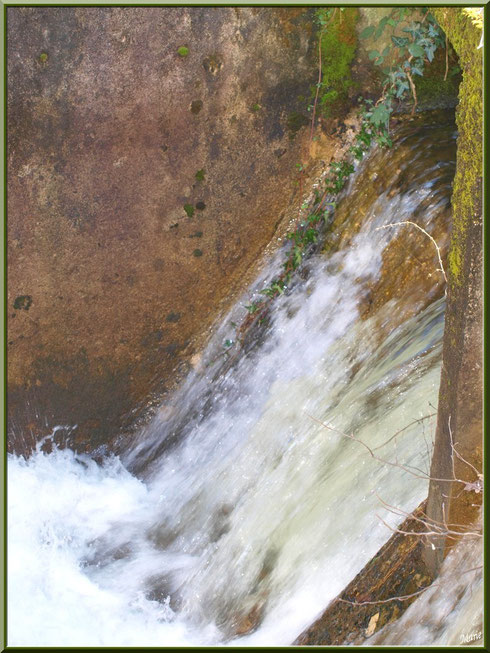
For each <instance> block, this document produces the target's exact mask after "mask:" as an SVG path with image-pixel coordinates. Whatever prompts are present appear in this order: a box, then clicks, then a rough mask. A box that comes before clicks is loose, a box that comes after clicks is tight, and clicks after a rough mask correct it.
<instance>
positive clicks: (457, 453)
mask: <svg viewBox="0 0 490 653" xmlns="http://www.w3.org/2000/svg"><path fill="white" fill-rule="evenodd" d="M447 425H448V428H449V436H450V438H451V449H452V450H453V453H454V454H455V455H456V456H457V457H458V458H459V459H460V460H461V462H463V463H465V464H466V465H468V467H470V468H471V469H472V470H473V471H474V472H475V474H476V475H477V477H478V479H481V477H482V475H481V474H480V472H479V471H478V470H477V469H476V467H474V466H473V465H472V464H471V463H470V462H468V461H467V460H465V459H464V458H463V456H462V455H461V454H460V453H459V452H458V451H457V449H456V446H455V445H456V444H458V443H457V442H456V443H454V442H453V433H452V431H451V415H449V419H448V421H447ZM453 469H454V459H453ZM453 473H454V472H453Z"/></svg>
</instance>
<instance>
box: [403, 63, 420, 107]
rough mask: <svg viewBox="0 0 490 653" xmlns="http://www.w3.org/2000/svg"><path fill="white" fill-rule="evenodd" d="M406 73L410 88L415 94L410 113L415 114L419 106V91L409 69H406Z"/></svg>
mask: <svg viewBox="0 0 490 653" xmlns="http://www.w3.org/2000/svg"><path fill="white" fill-rule="evenodd" d="M405 74H406V76H407V79H408V81H409V84H410V90H411V91H412V95H413V106H412V111H411V112H410V115H411V116H413V115H414V113H415V109H416V108H417V104H418V100H417V91H416V90H415V84H414V83H413V79H412V75H411V74H410V73H409V71H408V70H406V71H405Z"/></svg>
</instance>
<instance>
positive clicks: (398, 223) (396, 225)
mask: <svg viewBox="0 0 490 653" xmlns="http://www.w3.org/2000/svg"><path fill="white" fill-rule="evenodd" d="M405 224H411V225H412V226H413V227H416V228H417V229H418V230H419V231H421V232H422V233H423V234H425V235H426V236H427V238H430V239H431V241H432V242H433V243H434V247H435V248H436V250H437V257H438V259H439V265H440V266H441V267H440V268H439V270H438V271H439V272H442V274H443V275H444V280H445V281H446V283H447V277H446V271H445V270H444V265H443V264H442V258H441V250H440V249H439V245H438V244H437V243H436V241H435V240H434V238H433V237H432V236H431V235H430V234H429V233H427V231H426V230H425V229H422V227H421V226H420V225H418V224H417V223H416V222H412V221H411V220H403V221H401V222H391V223H390V224H384V225H382V226H381V227H378V228H377V229H376V231H379V230H380V229H387V228H388V227H399V226H401V225H405Z"/></svg>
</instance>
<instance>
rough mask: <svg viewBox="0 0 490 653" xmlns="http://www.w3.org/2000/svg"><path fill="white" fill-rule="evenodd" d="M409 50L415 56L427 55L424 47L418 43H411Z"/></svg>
mask: <svg viewBox="0 0 490 653" xmlns="http://www.w3.org/2000/svg"><path fill="white" fill-rule="evenodd" d="M408 51H409V52H410V54H411V55H412V56H413V57H423V56H424V55H425V50H424V48H423V47H421V46H420V45H418V44H417V43H410V45H409V46H408Z"/></svg>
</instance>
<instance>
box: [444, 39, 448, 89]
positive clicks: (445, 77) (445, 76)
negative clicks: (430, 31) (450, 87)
mask: <svg viewBox="0 0 490 653" xmlns="http://www.w3.org/2000/svg"><path fill="white" fill-rule="evenodd" d="M448 71H449V48H448V42H447V34H446V73H445V75H444V81H446V80H447V73H448Z"/></svg>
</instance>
